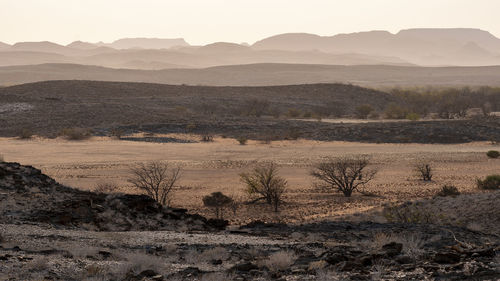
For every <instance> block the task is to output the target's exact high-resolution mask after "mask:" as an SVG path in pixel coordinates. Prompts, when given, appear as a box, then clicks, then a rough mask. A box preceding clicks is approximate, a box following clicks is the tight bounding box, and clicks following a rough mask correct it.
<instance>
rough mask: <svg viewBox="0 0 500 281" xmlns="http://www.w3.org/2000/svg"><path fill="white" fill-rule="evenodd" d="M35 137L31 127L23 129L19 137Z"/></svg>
mask: <svg viewBox="0 0 500 281" xmlns="http://www.w3.org/2000/svg"><path fill="white" fill-rule="evenodd" d="M32 137H33V131H32V130H30V129H26V128H24V129H22V130H21V132H20V133H19V138H20V139H22V140H28V139H31V138H32Z"/></svg>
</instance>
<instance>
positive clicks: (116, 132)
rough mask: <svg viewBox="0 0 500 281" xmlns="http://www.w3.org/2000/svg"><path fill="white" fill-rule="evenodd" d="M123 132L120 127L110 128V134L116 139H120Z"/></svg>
mask: <svg viewBox="0 0 500 281" xmlns="http://www.w3.org/2000/svg"><path fill="white" fill-rule="evenodd" d="M124 134H125V132H124V131H123V130H122V129H119V128H115V129H112V130H111V136H112V137H114V138H116V139H121V138H122V136H123V135H124Z"/></svg>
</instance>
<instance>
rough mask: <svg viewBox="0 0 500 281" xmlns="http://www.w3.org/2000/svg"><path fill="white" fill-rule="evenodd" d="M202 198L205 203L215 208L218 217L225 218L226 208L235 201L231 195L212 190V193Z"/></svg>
mask: <svg viewBox="0 0 500 281" xmlns="http://www.w3.org/2000/svg"><path fill="white" fill-rule="evenodd" d="M202 200H203V205H205V206H206V207H209V208H212V209H213V210H214V212H215V217H216V218H218V219H223V217H224V216H223V212H224V208H226V207H228V206H229V204H231V202H232V201H233V199H231V197H229V196H226V195H224V194H222V192H212V194H210V195H207V196H204V197H203V199H202Z"/></svg>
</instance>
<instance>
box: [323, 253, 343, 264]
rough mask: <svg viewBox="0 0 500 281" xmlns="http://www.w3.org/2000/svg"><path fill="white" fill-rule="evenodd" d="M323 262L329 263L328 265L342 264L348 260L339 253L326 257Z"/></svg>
mask: <svg viewBox="0 0 500 281" xmlns="http://www.w3.org/2000/svg"><path fill="white" fill-rule="evenodd" d="M325 260H326V261H327V262H328V263H329V264H337V263H339V262H342V261H347V260H348V258H347V257H346V256H345V255H344V254H340V253H333V254H331V255H328V256H327V257H326V258H325Z"/></svg>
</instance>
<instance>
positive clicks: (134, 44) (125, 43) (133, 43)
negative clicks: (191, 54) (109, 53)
mask: <svg viewBox="0 0 500 281" xmlns="http://www.w3.org/2000/svg"><path fill="white" fill-rule="evenodd" d="M105 46H108V47H112V48H115V49H169V48H172V47H175V46H189V44H188V43H187V42H186V41H184V39H182V38H176V39H159V38H124V39H119V40H116V41H114V42H113V43H111V44H105Z"/></svg>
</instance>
